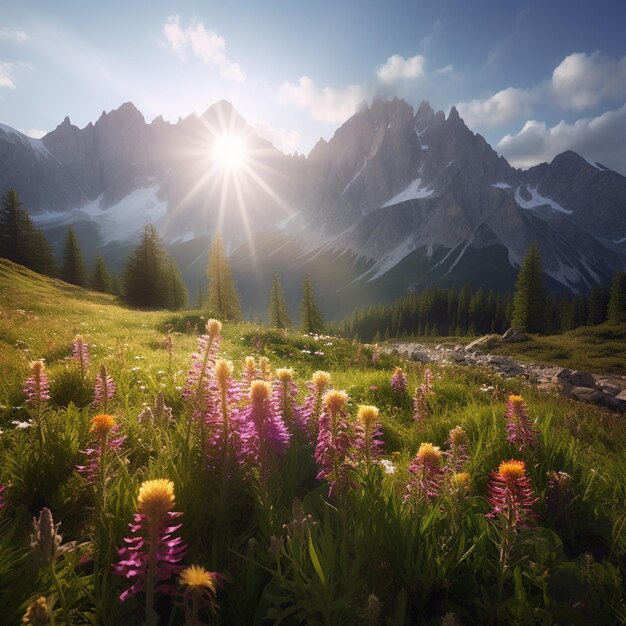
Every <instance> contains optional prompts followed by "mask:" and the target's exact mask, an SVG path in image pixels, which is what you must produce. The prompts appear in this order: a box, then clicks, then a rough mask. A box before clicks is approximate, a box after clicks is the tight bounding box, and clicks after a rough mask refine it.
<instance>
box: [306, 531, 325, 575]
mask: <svg viewBox="0 0 626 626" xmlns="http://www.w3.org/2000/svg"><path fill="white" fill-rule="evenodd" d="M309 557H310V558H311V563H313V567H314V569H315V572H316V573H317V575H318V577H319V579H320V582H321V583H322V585H326V577H325V576H324V570H323V569H322V564H321V563H320V560H319V557H318V556H317V552H316V551H315V546H314V545H313V539H312V537H311V531H309Z"/></svg>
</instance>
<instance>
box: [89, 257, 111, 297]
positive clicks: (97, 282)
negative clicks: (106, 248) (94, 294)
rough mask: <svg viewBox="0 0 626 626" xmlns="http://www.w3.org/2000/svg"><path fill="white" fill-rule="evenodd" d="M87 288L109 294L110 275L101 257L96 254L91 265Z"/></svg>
mask: <svg viewBox="0 0 626 626" xmlns="http://www.w3.org/2000/svg"><path fill="white" fill-rule="evenodd" d="M89 286H90V287H91V288H92V289H93V290H94V291H100V292H102V293H111V275H110V274H109V270H108V269H107V266H106V265H105V263H104V260H103V259H102V257H101V256H100V255H99V254H97V255H96V260H95V261H94V264H93V271H92V273H91V278H90V280H89Z"/></svg>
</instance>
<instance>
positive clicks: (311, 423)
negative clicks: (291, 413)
mask: <svg viewBox="0 0 626 626" xmlns="http://www.w3.org/2000/svg"><path fill="white" fill-rule="evenodd" d="M329 387H330V374H329V373H328V372H323V371H321V370H318V371H317V372H314V373H313V376H311V382H310V383H309V384H308V385H307V389H308V390H309V393H308V394H307V396H306V398H305V400H304V405H303V406H302V412H303V419H304V420H305V421H306V422H307V424H308V428H309V434H310V437H311V440H312V441H316V440H317V431H318V426H319V420H320V415H321V413H322V406H323V403H322V397H323V395H324V392H325V391H326V390H327V389H328V388H329Z"/></svg>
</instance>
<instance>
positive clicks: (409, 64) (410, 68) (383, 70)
mask: <svg viewBox="0 0 626 626" xmlns="http://www.w3.org/2000/svg"><path fill="white" fill-rule="evenodd" d="M425 64H426V58H425V57H423V56H422V55H421V54H416V55H415V56H414V57H409V58H408V59H405V58H404V57H402V56H400V55H399V54H394V55H392V56H390V57H389V58H388V59H387V62H386V63H385V64H384V65H381V66H380V67H379V68H378V69H377V70H376V76H378V80H380V81H381V82H383V83H393V82H396V81H398V80H412V79H415V78H421V77H422V76H424V73H425V72H424V65H425Z"/></svg>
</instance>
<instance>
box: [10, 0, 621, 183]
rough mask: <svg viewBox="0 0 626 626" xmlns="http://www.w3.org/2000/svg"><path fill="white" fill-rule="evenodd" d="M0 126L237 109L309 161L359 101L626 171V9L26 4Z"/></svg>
mask: <svg viewBox="0 0 626 626" xmlns="http://www.w3.org/2000/svg"><path fill="white" fill-rule="evenodd" d="M5 4H6V6H4V7H3V10H2V13H1V14H0V122H3V123H5V124H8V125H10V126H13V127H14V128H18V129H20V130H22V131H24V132H27V133H29V134H31V135H34V136H37V135H41V133H42V132H43V131H50V130H53V129H54V128H55V127H56V126H57V124H59V123H60V122H61V121H62V120H63V118H64V117H65V116H66V115H68V116H69V117H70V118H71V120H72V122H73V123H75V124H76V125H78V126H80V127H83V126H85V125H86V124H87V123H88V122H90V121H95V120H96V119H97V118H98V117H99V115H100V114H101V112H102V111H103V110H106V111H109V110H111V109H115V108H117V107H118V106H119V105H120V104H122V103H123V102H126V101H129V100H130V101H132V102H133V103H134V104H135V105H136V106H137V108H138V109H139V110H140V111H141V112H142V113H143V114H144V116H145V118H146V120H147V121H151V120H152V119H153V118H154V117H156V116H157V115H163V117H164V118H165V119H167V120H171V121H176V120H177V119H178V117H179V116H182V117H185V116H187V115H189V114H190V113H192V112H193V111H199V112H201V111H204V110H205V109H206V108H208V106H210V105H211V104H212V103H213V102H215V101H217V100H219V99H222V98H225V99H227V100H230V101H231V102H233V104H234V105H235V106H236V107H237V109H238V110H239V111H240V113H241V114H242V115H243V116H244V117H245V118H246V119H247V120H248V121H249V122H250V123H251V124H252V125H254V126H255V127H256V128H257V130H258V131H259V132H260V133H261V134H263V135H264V136H266V137H267V138H269V139H271V140H272V141H273V142H274V143H275V145H277V146H278V147H280V148H281V149H284V150H285V151H289V152H290V151H293V150H298V151H300V152H305V153H308V151H309V150H310V149H311V148H312V147H313V145H314V143H315V142H316V141H317V140H318V138H319V137H320V136H323V137H325V138H326V139H329V138H330V137H331V136H332V134H333V133H334V131H335V130H336V128H337V127H338V126H339V125H340V124H341V123H342V122H343V121H345V120H346V119H347V118H348V117H349V116H350V115H351V114H352V113H353V112H354V111H355V110H356V108H357V107H358V105H359V103H360V102H362V101H363V100H367V101H371V99H372V98H373V97H374V96H376V95H382V96H386V97H392V96H396V95H397V96H400V97H404V98H405V99H406V100H407V101H408V102H410V103H411V104H412V105H413V106H417V105H419V103H420V101H421V100H423V99H425V100H428V101H429V102H430V103H431V105H432V106H433V108H435V109H443V110H444V111H446V112H447V111H448V110H449V108H450V107H451V106H452V105H456V106H457V108H458V109H459V112H460V113H461V116H462V117H463V118H464V119H465V120H466V123H467V124H468V126H470V128H472V130H474V131H476V132H480V133H481V134H483V135H484V136H485V137H486V139H487V140H488V141H489V143H491V145H492V146H493V147H494V148H495V149H497V150H498V152H500V153H501V154H503V155H504V156H506V157H507V158H508V159H509V160H510V161H511V162H512V163H513V164H514V165H517V166H521V167H527V166H529V165H532V164H534V163H537V162H540V161H542V160H550V159H552V158H553V157H554V156H555V155H556V154H558V153H559V152H562V151H563V150H566V149H570V148H571V149H574V150H577V151H578V152H580V153H582V154H584V156H587V157H589V158H593V159H596V160H599V161H600V162H602V163H604V164H606V165H608V166H609V167H612V168H613V169H616V170H617V171H620V172H621V173H624V174H626V37H625V35H624V24H626V3H623V2H621V1H618V2H615V1H596V2H593V3H591V2H580V1H572V0H569V1H561V0H551V1H549V2H548V1H544V0H541V1H536V2H525V3H524V2H513V1H506V0H497V1H496V0H493V1H487V0H482V1H479V0H476V1H472V2H469V1H467V0H440V1H429V2H425V1H424V2H422V1H417V0H411V1H409V0H388V1H386V2H380V1H370V0H358V1H357V0H352V1H346V2H341V1H340V0H335V1H328V0H318V1H316V2H295V1H293V0H291V1H280V2H279V1H271V0H268V1H266V2H258V1H256V2H252V1H240V2H237V1H233V2H217V1H204V2H200V1H197V0H196V1H191V0H188V1H181V2H175V3H174V2H160V1H158V0H157V1H152V2H124V3H122V2H115V1H113V0H111V1H109V2H106V3H97V2H84V0H83V1H81V2H74V1H70V2H55V3H52V2H42V1H31V2H15V3H11V4H8V3H5Z"/></svg>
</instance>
